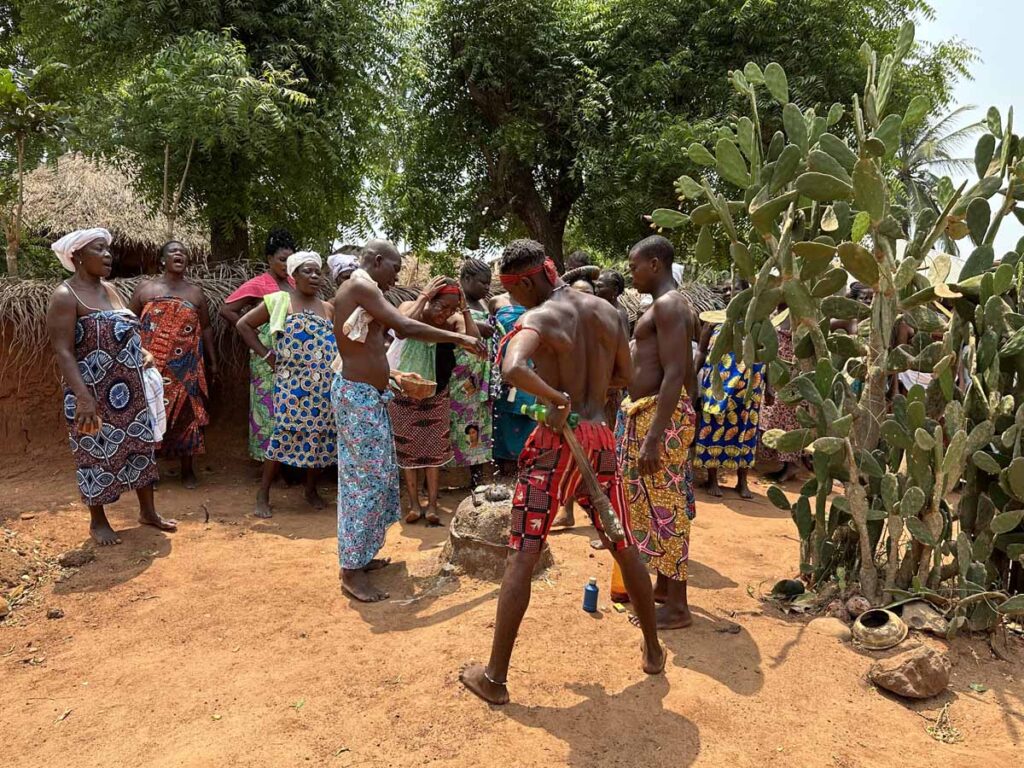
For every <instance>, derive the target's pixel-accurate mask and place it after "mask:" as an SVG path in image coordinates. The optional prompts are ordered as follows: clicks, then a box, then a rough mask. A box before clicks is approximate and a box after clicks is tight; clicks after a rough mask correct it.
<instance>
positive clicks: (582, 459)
mask: <svg viewBox="0 0 1024 768" xmlns="http://www.w3.org/2000/svg"><path fill="white" fill-rule="evenodd" d="M562 437H564V438H565V443H566V445H568V446H569V451H570V452H571V453H572V457H573V459H574V460H575V461H576V466H577V467H578V468H579V470H580V477H581V478H582V479H583V485H584V487H585V488H586V489H587V494H588V495H589V496H590V503H591V504H593V505H594V507H595V508H596V509H597V514H598V516H599V517H600V518H601V526H602V527H603V528H604V535H605V536H607V537H608V538H609V539H610V540H612V541H615V542H619V541H624V540H625V538H626V532H625V531H623V530H622V523H621V522H619V518H618V516H617V515H616V514H615V510H613V509H612V505H611V502H610V501H608V497H607V496H605V493H604V491H603V490H602V489H601V484H600V483H599V482H597V476H596V475H595V474H594V469H593V467H591V466H590V459H588V458H587V452H586V451H584V450H583V446H582V445H580V444H579V441H578V440H577V439H576V435H574V434H573V433H572V428H571V427H570V426H569V425H568V424H565V425H564V426H563V427H562Z"/></svg>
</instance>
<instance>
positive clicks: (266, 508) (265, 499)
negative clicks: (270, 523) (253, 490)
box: [252, 490, 272, 519]
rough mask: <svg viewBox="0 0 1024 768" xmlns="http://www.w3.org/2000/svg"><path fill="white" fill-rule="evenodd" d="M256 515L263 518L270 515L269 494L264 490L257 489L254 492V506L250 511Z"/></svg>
mask: <svg viewBox="0 0 1024 768" xmlns="http://www.w3.org/2000/svg"><path fill="white" fill-rule="evenodd" d="M252 513H253V514H254V515H255V516H256V517H262V518H264V519H266V518H268V517H272V515H271V513H270V494H269V493H266V492H265V491H262V490H261V491H259V492H258V493H257V494H256V508H255V509H254V510H253V511H252Z"/></svg>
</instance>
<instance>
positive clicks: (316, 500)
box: [302, 488, 327, 509]
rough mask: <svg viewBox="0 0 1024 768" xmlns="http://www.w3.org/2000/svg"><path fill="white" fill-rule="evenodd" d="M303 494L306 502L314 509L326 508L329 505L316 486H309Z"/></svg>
mask: <svg viewBox="0 0 1024 768" xmlns="http://www.w3.org/2000/svg"><path fill="white" fill-rule="evenodd" d="M302 495H303V497H304V498H305V499H306V503H307V504H309V506H311V507H312V508H313V509H324V508H325V507H326V506H327V504H326V503H325V502H324V500H323V498H321V496H320V493H319V491H317V489H316V488H307V489H306V491H305V493H303V494H302Z"/></svg>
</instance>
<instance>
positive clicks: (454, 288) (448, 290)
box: [437, 283, 462, 296]
mask: <svg viewBox="0 0 1024 768" xmlns="http://www.w3.org/2000/svg"><path fill="white" fill-rule="evenodd" d="M445 294H451V295H453V296H459V295H461V294H462V289H461V288H459V284H458V283H445V284H444V285H442V286H441V287H440V288H439V289H438V290H437V295H438V296H444V295H445Z"/></svg>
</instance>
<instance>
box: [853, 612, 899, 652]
mask: <svg viewBox="0 0 1024 768" xmlns="http://www.w3.org/2000/svg"><path fill="white" fill-rule="evenodd" d="M852 632H853V639H854V642H856V643H857V644H859V645H862V646H864V647H865V648H870V649H871V650H873V651H884V650H885V649H887V648H892V647H893V646H895V645H899V644H900V643H902V642H903V641H904V640H905V639H906V637H907V633H908V632H909V630H908V629H907V625H906V624H904V623H903V619H901V618H900V617H899V616H897V615H896V614H895V613H893V612H892V611H887V610H885V609H884V608H872V609H871V610H870V611H864V613H862V614H861V615H860V616H858V617H857V620H856V621H855V622H853V628H852Z"/></svg>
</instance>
